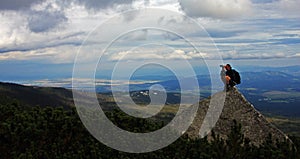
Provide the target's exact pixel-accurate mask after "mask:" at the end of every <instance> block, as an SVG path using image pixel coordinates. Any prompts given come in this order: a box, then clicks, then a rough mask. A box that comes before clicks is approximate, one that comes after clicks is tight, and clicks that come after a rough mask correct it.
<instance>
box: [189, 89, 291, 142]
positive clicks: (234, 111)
mask: <svg viewBox="0 0 300 159" xmlns="http://www.w3.org/2000/svg"><path fill="white" fill-rule="evenodd" d="M222 98H223V99H225V100H223V102H222V100H221V99H222ZM213 99H214V100H215V99H217V100H218V99H220V100H221V102H219V103H218V102H215V104H213V103H212V104H210V103H211V100H213ZM223 103H224V106H223V109H221V110H220V112H218V109H215V110H216V111H215V112H214V110H213V109H212V110H213V111H211V112H210V113H209V114H210V116H214V115H215V116H214V117H218V119H216V122H211V123H212V125H210V126H211V127H212V130H213V131H214V132H215V134H218V135H219V136H220V137H221V138H224V139H226V137H227V135H228V134H229V133H230V131H231V127H232V125H233V120H236V121H237V123H240V124H241V125H242V133H243V134H244V137H245V138H249V139H250V142H251V143H252V144H254V145H260V144H261V143H263V142H264V141H265V139H266V138H267V137H268V136H269V134H271V135H272V138H273V139H274V140H279V141H283V140H286V139H288V137H287V135H285V134H284V133H283V132H281V131H280V130H279V129H277V128H276V127H275V126H274V125H272V124H271V123H269V122H268V121H267V120H266V118H265V117H264V116H263V115H262V114H261V113H260V112H259V111H257V110H256V109H255V108H254V106H253V105H252V104H251V103H250V102H249V101H247V99H246V98H245V97H244V96H243V95H242V94H241V93H240V92H239V91H238V90H237V88H233V89H231V90H229V91H228V92H219V93H216V94H214V95H213V96H211V97H209V98H207V99H204V100H202V101H200V102H199V109H198V111H197V115H196V117H195V119H194V121H193V123H192V125H191V126H190V128H189V129H188V130H187V132H186V133H187V134H188V135H189V136H190V137H191V138H197V137H200V136H201V133H202V134H203V132H200V130H201V128H202V129H203V126H204V127H205V125H206V127H207V125H209V124H208V123H209V121H207V119H206V121H204V119H205V116H206V115H207V112H208V109H209V107H218V106H219V105H218V104H223ZM218 113H219V115H218ZM208 120H209V118H208ZM203 121H204V122H203ZM211 123H210V124H211ZM207 130H208V129H207ZM209 130H210V129H209ZM199 132H200V135H199ZM205 133H207V135H208V139H209V140H210V139H211V131H207V132H205Z"/></svg>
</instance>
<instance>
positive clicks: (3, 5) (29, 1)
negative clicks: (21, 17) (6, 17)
mask: <svg viewBox="0 0 300 159" xmlns="http://www.w3.org/2000/svg"><path fill="white" fill-rule="evenodd" d="M39 2H42V0H1V1H0V10H20V9H28V8H30V7H31V5H33V4H36V3H39Z"/></svg>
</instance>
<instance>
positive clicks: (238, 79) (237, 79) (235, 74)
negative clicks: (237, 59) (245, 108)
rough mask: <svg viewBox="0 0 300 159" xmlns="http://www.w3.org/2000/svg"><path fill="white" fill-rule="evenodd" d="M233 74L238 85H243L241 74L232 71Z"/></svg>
mask: <svg viewBox="0 0 300 159" xmlns="http://www.w3.org/2000/svg"><path fill="white" fill-rule="evenodd" d="M232 72H233V79H232V80H233V81H234V82H235V83H236V84H240V83H241V76H240V74H239V73H238V72H237V71H236V70H232Z"/></svg>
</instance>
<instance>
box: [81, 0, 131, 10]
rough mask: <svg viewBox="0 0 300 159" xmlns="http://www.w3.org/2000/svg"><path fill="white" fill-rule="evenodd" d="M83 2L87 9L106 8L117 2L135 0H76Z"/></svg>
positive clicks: (126, 2) (124, 2)
mask: <svg viewBox="0 0 300 159" xmlns="http://www.w3.org/2000/svg"><path fill="white" fill-rule="evenodd" d="M76 1H77V2H79V3H80V4H83V5H84V6H85V7H86V8H87V9H104V8H108V7H112V6H113V5H115V4H130V3H132V2H133V1H134V0H76Z"/></svg>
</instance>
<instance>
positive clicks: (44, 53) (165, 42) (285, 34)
mask: <svg viewBox="0 0 300 159" xmlns="http://www.w3.org/2000/svg"><path fill="white" fill-rule="evenodd" d="M299 6H300V0H1V1H0V24H1V27H0V81H17V80H26V79H53V78H70V77H71V76H72V72H73V68H74V67H73V65H74V63H75V62H79V63H80V64H81V67H80V69H81V70H80V71H81V72H85V70H86V69H90V68H91V67H95V66H94V65H90V64H91V63H95V62H98V65H96V66H97V69H96V72H97V71H98V72H99V73H100V74H101V73H103V74H104V75H109V73H107V72H112V70H113V69H114V67H115V66H116V65H117V64H119V63H121V65H120V70H122V71H119V72H121V73H122V72H123V73H124V72H125V74H126V70H128V69H131V66H135V67H137V65H142V64H143V63H145V62H150V63H151V62H152V63H157V62H158V63H164V64H166V65H170V67H174V68H176V69H181V70H184V68H182V67H184V66H185V64H184V62H182V61H186V60H187V61H188V62H189V63H191V65H192V66H193V67H197V66H201V65H204V64H205V63H204V62H205V60H212V61H213V60H216V59H218V58H219V57H221V59H222V60H223V61H224V63H233V64H234V65H235V66H237V67H238V66H239V65H249V66H251V65H255V66H258V65H261V66H282V65H284V66H289V65H298V64H299V59H300V45H299V43H300V9H299ZM154 23H155V24H154ZM135 26H144V27H140V28H134V27H135ZM160 26H166V27H167V28H168V29H167V30H166V29H165V30H164V29H159V27H160ZM172 30H176V32H172ZM206 33H207V34H206ZM182 35H184V36H182ZM187 39H188V40H189V41H187ZM191 43H192V44H193V45H194V44H195V46H196V47H197V48H200V50H199V49H198V50H197V49H195V48H193V47H192V46H193V45H192V44H191ZM104 49H105V53H104V54H103V55H101V58H100V55H99V52H101V51H99V50H104ZM95 50H96V51H95ZM218 62H219V61H218ZM216 65H217V64H216Z"/></svg>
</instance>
